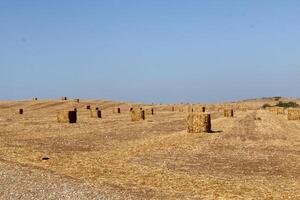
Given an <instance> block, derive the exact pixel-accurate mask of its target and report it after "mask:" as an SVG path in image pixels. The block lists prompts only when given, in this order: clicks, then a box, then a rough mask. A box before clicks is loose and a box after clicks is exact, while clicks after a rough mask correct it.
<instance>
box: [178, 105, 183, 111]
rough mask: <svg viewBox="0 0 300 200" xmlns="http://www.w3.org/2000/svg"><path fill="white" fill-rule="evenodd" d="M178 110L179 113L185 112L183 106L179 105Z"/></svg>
mask: <svg viewBox="0 0 300 200" xmlns="http://www.w3.org/2000/svg"><path fill="white" fill-rule="evenodd" d="M176 110H177V111H178V112H183V111H184V107H183V106H181V105H179V106H177V107H176Z"/></svg>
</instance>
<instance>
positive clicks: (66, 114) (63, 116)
mask: <svg viewBox="0 0 300 200" xmlns="http://www.w3.org/2000/svg"><path fill="white" fill-rule="evenodd" d="M57 121H58V122H59V123H76V121H77V112H75V111H74V110H72V111H60V112H58V113H57Z"/></svg>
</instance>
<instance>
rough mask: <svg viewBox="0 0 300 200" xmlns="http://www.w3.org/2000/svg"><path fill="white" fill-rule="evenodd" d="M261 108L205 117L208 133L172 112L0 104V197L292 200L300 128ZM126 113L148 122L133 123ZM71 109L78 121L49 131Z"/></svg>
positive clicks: (299, 188)
mask: <svg viewBox="0 0 300 200" xmlns="http://www.w3.org/2000/svg"><path fill="white" fill-rule="evenodd" d="M263 103H270V104H274V101H273V100H267V99H264V100H252V101H245V102H241V103H239V104H238V105H239V106H243V107H247V108H248V109H247V111H246V112H244V111H239V110H236V111H235V117H234V118H224V117H223V115H222V111H218V109H211V110H209V109H208V112H211V113H212V129H213V133H201V134H199V133H198V134H194V133H193V134H192V133H187V132H186V116H187V114H188V113H187V112H186V111H184V112H179V111H177V110H176V109H175V111H174V112H173V111H172V109H171V107H172V106H173V105H143V104H139V105H137V104H130V103H125V102H112V101H92V100H86V101H85V100H83V101H80V102H79V103H77V102H74V101H60V100H57V101H54V100H38V101H2V102H0V199H300V121H288V120H287V116H286V115H276V114H274V113H271V112H269V111H265V110H261V109H258V108H259V107H260V106H261V105H262V104H263ZM86 105H91V107H92V108H94V107H99V108H100V109H101V110H102V116H103V118H102V119H96V118H90V116H89V112H90V111H89V110H87V109H86V108H85V107H86ZM219 105H223V104H218V105H215V106H219ZM131 106H137V107H143V108H152V107H153V108H154V110H155V114H154V115H150V114H146V120H145V121H141V122H131V120H130V113H129V108H130V107H131ZM176 106H177V105H176ZM74 107H76V108H77V109H78V123H76V124H64V123H57V121H56V113H57V112H58V111H60V110H67V109H73V108H74ZM115 107H120V108H121V114H116V113H113V112H112V110H113V108H115ZM208 107H209V106H208ZM212 107H214V106H212ZM19 108H23V109H24V114H23V115H19V114H18V109H19ZM259 118H260V120H258V119H259ZM45 157H47V158H49V159H48V160H43V159H42V158H45Z"/></svg>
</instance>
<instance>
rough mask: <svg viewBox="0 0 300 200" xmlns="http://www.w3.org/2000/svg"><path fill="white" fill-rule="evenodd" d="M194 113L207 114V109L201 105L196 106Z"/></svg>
mask: <svg viewBox="0 0 300 200" xmlns="http://www.w3.org/2000/svg"><path fill="white" fill-rule="evenodd" d="M194 111H195V112H205V107H204V106H200V105H196V106H194Z"/></svg>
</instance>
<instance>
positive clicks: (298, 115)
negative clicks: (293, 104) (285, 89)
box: [288, 108, 300, 120]
mask: <svg viewBox="0 0 300 200" xmlns="http://www.w3.org/2000/svg"><path fill="white" fill-rule="evenodd" d="M288 120H300V109H292V108H290V109H288Z"/></svg>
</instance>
